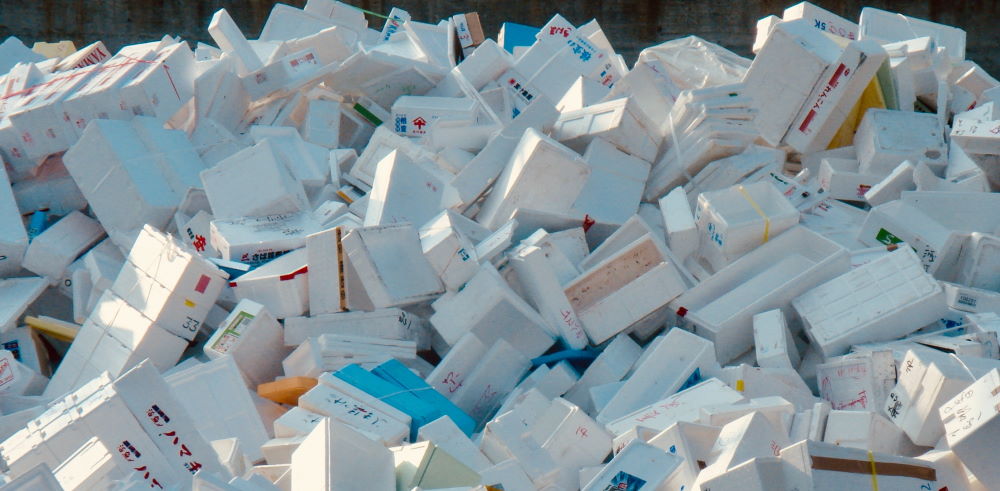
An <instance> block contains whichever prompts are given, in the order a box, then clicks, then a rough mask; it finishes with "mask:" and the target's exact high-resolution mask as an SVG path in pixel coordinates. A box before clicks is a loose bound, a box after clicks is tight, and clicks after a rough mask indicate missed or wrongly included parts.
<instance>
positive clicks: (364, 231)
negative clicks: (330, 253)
mask: <svg viewBox="0 0 1000 491" xmlns="http://www.w3.org/2000/svg"><path fill="white" fill-rule="evenodd" d="M343 245H344V252H345V253H346V254H347V262H348V264H349V268H350V269H352V270H354V271H355V272H356V273H357V276H358V278H359V279H360V282H361V284H363V285H364V290H365V293H367V295H368V298H369V300H370V301H371V303H372V305H373V306H374V307H375V308H388V307H402V306H405V305H412V304H416V303H420V302H424V301H426V300H429V299H431V298H433V297H434V296H436V295H438V294H439V293H441V292H442V291H443V290H444V287H443V285H442V284H441V280H440V279H439V278H438V277H437V274H436V273H435V272H434V269H433V268H432V267H431V265H430V263H428V262H427V259H426V258H425V257H424V255H423V252H422V250H421V248H420V237H419V236H418V235H417V232H416V230H415V229H414V228H413V227H412V226H411V225H409V224H405V223H404V224H398V225H384V226H379V227H364V228H357V229H354V230H352V231H351V232H350V233H348V234H347V235H346V236H345V237H344V239H343ZM348 293H350V292H348Z"/></svg>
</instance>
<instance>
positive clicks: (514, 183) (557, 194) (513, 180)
mask: <svg viewBox="0 0 1000 491" xmlns="http://www.w3.org/2000/svg"><path fill="white" fill-rule="evenodd" d="M485 151H486V149H484V152H485ZM507 159H508V160H507V162H506V165H505V166H504V167H503V171H502V172H501V173H500V176H499V177H498V178H497V180H496V182H495V184H494V185H493V189H494V190H495V191H494V192H491V193H490V194H489V195H488V196H487V197H486V201H485V202H484V203H483V207H482V209H481V210H480V212H479V215H478V216H477V217H476V220H477V221H478V222H479V223H481V224H482V225H483V226H485V227H486V228H489V229H491V230H496V229H497V228H498V227H499V226H500V225H502V224H504V223H506V222H507V221H508V220H509V219H510V218H511V217H513V216H514V212H515V211H516V210H517V209H518V208H521V207H522V206H527V207H530V208H532V209H535V210H538V211H544V212H552V213H566V212H568V211H569V210H570V208H571V207H572V206H573V203H574V202H576V199H577V197H578V196H579V194H580V191H581V190H582V189H583V188H584V185H585V184H586V182H587V178H588V177H589V176H590V166H589V165H587V163H586V162H585V161H584V160H583V158H582V157H580V156H579V155H578V154H577V153H576V152H574V151H572V150H570V149H569V148H567V147H565V146H563V145H562V144H560V143H559V142H557V141H555V140H554V139H552V138H550V137H548V136H545V135H544V134H543V133H541V132H539V131H538V130H536V129H534V128H528V129H527V130H525V131H524V134H523V136H522V137H521V139H520V141H519V142H518V144H517V147H516V148H515V149H514V150H513V153H511V154H509V157H507ZM469 165H470V166H471V165H472V163H471V162H470V164H469ZM467 169H468V167H467Z"/></svg>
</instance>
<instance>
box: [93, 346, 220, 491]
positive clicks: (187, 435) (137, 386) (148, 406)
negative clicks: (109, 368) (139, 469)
mask: <svg viewBox="0 0 1000 491" xmlns="http://www.w3.org/2000/svg"><path fill="white" fill-rule="evenodd" d="M112 385H113V386H114V388H115V390H116V391H117V392H118V394H119V396H120V397H121V399H122V401H123V402H124V403H125V405H126V406H128V408H129V410H130V411H131V412H132V415H133V416H135V418H136V420H138V421H139V425H140V426H142V427H143V429H144V430H145V431H146V433H147V434H148V435H149V436H150V437H151V438H152V439H153V442H154V443H155V444H156V446H157V447H158V448H159V449H160V451H162V452H163V455H164V456H166V458H167V460H168V461H169V462H170V464H171V465H172V466H174V467H175V468H177V470H178V472H180V473H182V474H183V473H192V474H193V473H194V472H197V470H198V469H197V468H195V467H194V466H193V463H194V462H197V463H199V464H201V468H202V469H205V470H206V471H209V472H214V473H217V474H219V475H225V474H226V472H225V471H224V470H223V468H222V466H221V465H220V463H219V460H218V457H217V456H216V454H215V452H214V451H213V449H212V447H211V446H210V445H209V442H208V441H207V440H206V439H205V438H204V437H202V435H201V433H199V432H198V430H197V428H196V425H195V418H194V417H192V415H191V414H189V413H188V412H187V409H185V408H184V407H183V406H182V404H181V402H180V398H178V397H177V396H176V395H175V394H173V393H172V392H171V391H170V388H169V386H168V385H167V382H166V381H165V380H164V379H163V377H162V376H161V375H160V374H159V372H158V370H157V369H156V367H154V366H153V365H152V364H151V363H149V362H147V361H143V362H141V363H139V364H138V365H136V366H135V367H134V368H132V369H131V370H129V371H128V372H125V373H124V374H122V376H120V377H118V378H117V379H115V380H114V382H112ZM165 433H172V436H167V435H165ZM173 436H176V437H177V440H174V439H173ZM179 445H184V448H185V449H187V450H188V452H190V455H184V453H183V452H180V448H179ZM192 469H193V470H192Z"/></svg>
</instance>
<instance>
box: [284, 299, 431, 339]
mask: <svg viewBox="0 0 1000 491" xmlns="http://www.w3.org/2000/svg"><path fill="white" fill-rule="evenodd" d="M423 322H424V321H423V320H422V319H420V318H419V317H417V316H415V315H413V314H411V313H409V312H406V311H404V310H401V309H397V308H391V309H379V310H376V311H374V312H340V313H335V314H322V315H312V316H310V317H289V318H287V319H285V329H284V344H285V346H297V345H299V344H302V343H303V342H305V340H306V339H308V338H311V337H315V336H319V335H321V334H342V335H348V336H372V337H377V338H382V339H395V340H400V341H402V340H409V341H418V345H420V343H422V342H424V340H423V338H424V337H425V334H424V327H423Z"/></svg>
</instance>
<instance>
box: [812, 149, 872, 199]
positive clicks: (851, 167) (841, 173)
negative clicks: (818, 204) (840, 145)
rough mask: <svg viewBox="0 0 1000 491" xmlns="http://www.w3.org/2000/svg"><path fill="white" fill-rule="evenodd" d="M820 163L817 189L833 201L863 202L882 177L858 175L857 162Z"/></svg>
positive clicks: (829, 160) (844, 160) (848, 160)
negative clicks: (866, 194) (824, 192)
mask: <svg viewBox="0 0 1000 491" xmlns="http://www.w3.org/2000/svg"><path fill="white" fill-rule="evenodd" d="M820 162H821V163H820V168H819V187H820V189H822V190H824V191H826V193H827V196H829V197H831V198H834V199H842V200H848V201H850V200H854V201H860V200H863V199H865V193H867V192H868V190H869V189H871V188H872V186H874V185H876V184H878V183H879V181H881V180H882V177H883V176H881V175H869V174H861V173H859V172H858V162H857V161H856V160H852V159H839V158H824V159H823V160H821V161H820Z"/></svg>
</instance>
